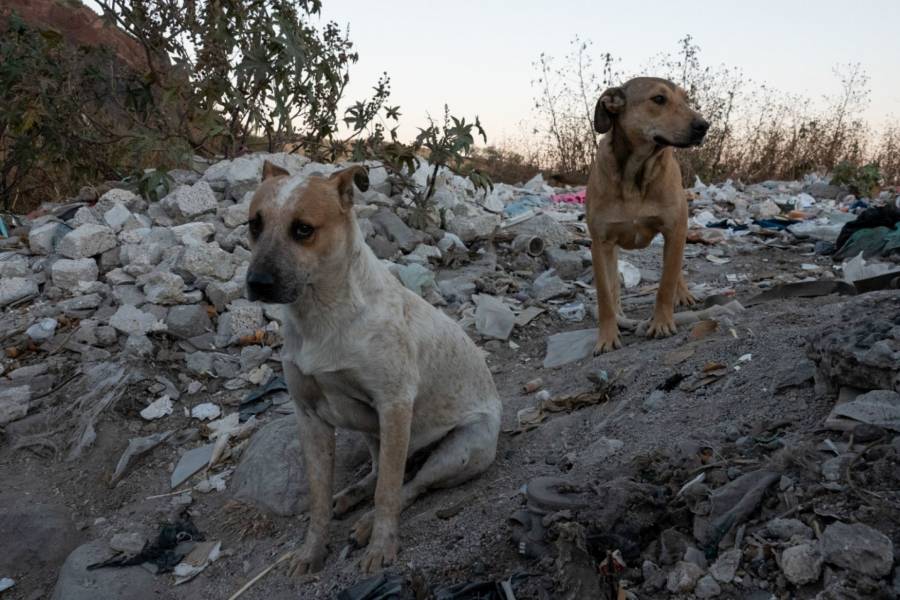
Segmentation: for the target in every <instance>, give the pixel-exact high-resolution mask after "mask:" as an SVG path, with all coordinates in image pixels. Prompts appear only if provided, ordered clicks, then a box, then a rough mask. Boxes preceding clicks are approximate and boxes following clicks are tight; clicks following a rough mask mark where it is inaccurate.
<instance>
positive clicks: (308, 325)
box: [247, 162, 501, 574]
mask: <svg viewBox="0 0 900 600" xmlns="http://www.w3.org/2000/svg"><path fill="white" fill-rule="evenodd" d="M354 180H355V181H356V182H357V185H358V186H359V187H360V188H362V189H363V190H365V188H366V187H368V179H367V177H366V171H365V169H364V168H362V167H351V168H348V169H344V170H342V171H339V172H337V173H335V174H333V175H332V176H331V177H328V178H323V177H315V176H314V177H310V178H309V179H308V180H307V179H304V178H301V177H291V176H289V174H288V173H287V171H284V170H283V169H280V168H278V167H276V166H274V165H272V164H270V163H268V162H266V163H265V164H264V167H263V182H262V184H261V185H260V187H259V189H258V190H257V191H256V193H255V195H254V196H253V200H252V202H251V204H250V226H249V229H250V243H251V249H252V256H251V260H250V267H249V269H248V271H247V291H248V297H249V298H250V299H251V300H259V301H261V302H268V303H275V304H283V305H285V306H284V323H283V329H282V331H283V335H284V348H283V349H282V365H283V367H284V375H285V379H286V381H287V385H288V389H289V390H290V393H291V397H292V398H293V400H294V402H295V404H296V407H297V410H296V412H297V420H298V422H299V427H300V441H301V447H302V449H303V455H304V459H305V465H306V472H307V477H308V478H309V490H310V509H309V527H308V529H307V531H306V538H305V540H304V543H303V545H302V546H301V548H300V549H299V550H298V551H297V552H296V553H295V555H294V561H293V572H294V573H295V574H303V573H307V572H312V571H316V570H318V569H320V568H321V567H322V564H323V562H324V559H325V557H326V555H327V552H328V549H327V541H328V525H329V522H330V521H331V519H332V516H333V515H341V514H343V513H346V512H348V511H349V510H350V509H351V508H353V507H354V506H355V505H357V504H359V503H360V502H361V501H363V500H365V499H367V498H369V497H371V496H372V495H373V493H374V498H375V508H374V511H370V512H369V513H367V514H366V515H365V516H363V517H362V518H361V519H360V521H359V522H358V523H356V525H355V526H354V529H353V533H352V536H351V537H352V539H353V541H355V542H356V543H357V544H359V545H361V546H362V545H365V544H366V543H367V542H368V548H367V550H366V553H365V555H364V557H363V560H362V565H361V566H362V568H363V570H364V571H365V572H373V571H375V570H378V569H380V568H382V567H383V566H387V565H388V564H390V563H392V562H393V561H394V560H395V559H396V557H397V551H398V545H399V544H398V525H399V519H400V513H401V512H402V511H403V510H404V509H405V508H406V507H408V506H409V505H410V504H412V503H413V501H415V499H416V498H417V497H418V496H420V495H421V494H422V493H424V492H425V491H426V490H428V489H431V488H440V487H450V486H455V485H459V484H461V483H463V482H464V481H466V480H468V479H471V478H472V477H475V476H476V475H478V474H480V473H482V472H483V471H484V470H485V469H487V468H488V466H489V465H490V464H491V463H492V462H493V460H494V455H495V454H496V449H497V436H498V435H499V431H500V410H501V404H500V399H499V396H498V395H497V390H496V388H495V387H494V382H493V379H492V377H491V373H490V371H489V370H488V368H487V365H486V364H485V361H484V358H483V356H482V354H481V351H480V350H479V349H478V347H477V346H475V344H474V343H473V342H472V340H471V339H469V336H468V335H466V333H465V332H464V331H463V330H462V329H461V328H460V327H459V325H458V324H457V323H455V322H454V321H453V320H451V319H450V318H449V317H447V316H446V315H445V314H444V313H443V312H441V311H440V310H437V309H435V308H434V307H432V306H431V305H430V304H428V303H427V302H426V301H425V300H423V299H422V298H420V297H419V296H417V295H416V294H414V293H413V292H410V291H409V290H407V289H406V288H405V287H403V285H402V284H401V283H400V282H399V281H398V280H397V278H396V277H394V275H393V274H391V272H390V271H389V270H388V269H387V267H385V266H384V265H383V264H382V263H381V261H380V260H379V259H378V258H377V257H376V256H375V254H374V253H373V252H372V251H371V250H370V249H369V247H368V245H366V243H365V241H364V240H363V237H362V234H361V233H360V230H359V227H358V225H357V222H356V217H355V216H354V211H353V184H354ZM336 427H342V428H346V429H351V430H355V431H359V432H362V433H363V434H364V436H365V438H366V441H367V444H368V446H369V451H370V453H371V455H372V471H371V473H369V474H368V475H367V476H366V477H365V478H363V479H362V480H361V481H359V482H358V483H356V484H354V485H351V486H349V487H348V488H347V489H345V490H343V491H341V492H340V493H339V494H337V495H336V496H334V498H332V492H333V489H332V486H333V481H332V480H333V473H334V451H335V428H336ZM419 450H426V451H427V452H428V456H427V459H426V460H425V462H424V464H423V465H422V467H421V468H420V469H419V470H418V471H417V472H416V473H415V475H414V476H413V477H412V478H411V479H410V480H409V481H408V482H407V483H405V484H404V475H405V472H406V462H407V458H408V457H409V456H411V455H412V454H413V453H415V452H417V451H419Z"/></svg>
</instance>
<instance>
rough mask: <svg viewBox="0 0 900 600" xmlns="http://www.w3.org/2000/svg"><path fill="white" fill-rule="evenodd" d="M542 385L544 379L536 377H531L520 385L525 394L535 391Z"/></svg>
mask: <svg viewBox="0 0 900 600" xmlns="http://www.w3.org/2000/svg"><path fill="white" fill-rule="evenodd" d="M543 386H544V380H543V379H541V378H540V377H538V378H537V379H532V380H531V381H529V382H528V383H526V384H525V385H523V386H522V392H523V393H525V394H531V393H532V392H536V391H538V390H539V389H541V388H542V387H543Z"/></svg>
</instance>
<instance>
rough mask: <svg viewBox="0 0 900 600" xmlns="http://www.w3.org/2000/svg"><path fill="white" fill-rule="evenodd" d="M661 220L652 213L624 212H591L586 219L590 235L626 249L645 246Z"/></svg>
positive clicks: (661, 223)
mask: <svg viewBox="0 0 900 600" xmlns="http://www.w3.org/2000/svg"><path fill="white" fill-rule="evenodd" d="M662 226H663V220H662V219H661V218H660V217H657V216H653V215H630V214H628V212H627V211H625V212H624V214H623V213H622V212H618V213H615V212H612V211H609V212H603V213H601V214H592V215H591V216H590V218H589V219H588V227H589V228H590V231H591V236H592V237H593V238H594V239H596V240H598V241H601V242H608V243H611V244H616V245H617V246H619V247H621V248H625V249H626V250H631V249H635V248H646V247H647V246H649V245H650V242H652V241H653V238H654V237H656V235H657V234H658V233H659V232H660V230H661V228H662Z"/></svg>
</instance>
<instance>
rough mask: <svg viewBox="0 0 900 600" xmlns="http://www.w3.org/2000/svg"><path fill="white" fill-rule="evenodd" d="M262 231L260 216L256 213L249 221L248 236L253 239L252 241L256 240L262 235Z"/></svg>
mask: <svg viewBox="0 0 900 600" xmlns="http://www.w3.org/2000/svg"><path fill="white" fill-rule="evenodd" d="M262 230H263V220H262V215H261V214H259V213H256V214H255V215H253V218H252V219H250V236H251V237H253V239H256V238H258V237H259V235H260V234H261V233H262Z"/></svg>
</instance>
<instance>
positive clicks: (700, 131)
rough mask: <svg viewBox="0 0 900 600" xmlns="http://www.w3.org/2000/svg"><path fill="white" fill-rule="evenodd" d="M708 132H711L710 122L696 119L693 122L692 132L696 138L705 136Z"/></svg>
mask: <svg viewBox="0 0 900 600" xmlns="http://www.w3.org/2000/svg"><path fill="white" fill-rule="evenodd" d="M707 131H709V121H707V120H706V119H694V121H692V122H691V132H692V133H693V134H694V135H695V136H698V137H700V136H704V135H706V132H707Z"/></svg>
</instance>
